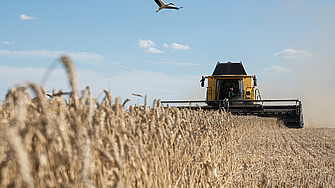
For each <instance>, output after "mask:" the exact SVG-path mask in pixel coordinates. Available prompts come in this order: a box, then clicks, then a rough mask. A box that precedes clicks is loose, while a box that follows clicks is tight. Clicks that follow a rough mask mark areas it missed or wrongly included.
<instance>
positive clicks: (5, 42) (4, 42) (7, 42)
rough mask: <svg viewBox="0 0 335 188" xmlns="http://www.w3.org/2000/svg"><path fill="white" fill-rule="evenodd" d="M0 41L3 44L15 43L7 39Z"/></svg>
mask: <svg viewBox="0 0 335 188" xmlns="http://www.w3.org/2000/svg"><path fill="white" fill-rule="evenodd" d="M1 43H3V44H15V42H14V41H12V42H9V41H2V42H1Z"/></svg>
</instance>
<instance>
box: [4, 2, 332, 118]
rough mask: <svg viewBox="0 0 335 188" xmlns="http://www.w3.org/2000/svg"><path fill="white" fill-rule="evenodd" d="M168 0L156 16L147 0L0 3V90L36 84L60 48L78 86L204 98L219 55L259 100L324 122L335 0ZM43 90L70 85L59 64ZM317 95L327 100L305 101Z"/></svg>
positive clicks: (124, 94)
mask: <svg viewBox="0 0 335 188" xmlns="http://www.w3.org/2000/svg"><path fill="white" fill-rule="evenodd" d="M165 2H166V3H169V2H168V1H165ZM173 3H174V4H175V5H177V6H183V7H184V8H182V9H180V10H178V11H175V10H162V11H160V12H158V13H156V12H155V11H156V10H157V5H156V4H155V2H154V1H153V0H146V1H143V0H142V1H110V0H109V1H104V0H101V1H86V0H81V1H77V0H73V1H63V0H59V1H41V0H40V1H34V0H32V1H23V0H17V1H0V9H1V11H0V78H1V83H0V94H1V95H0V96H1V97H2V98H4V96H5V94H6V92H7V90H8V89H9V88H10V87H12V86H15V85H16V84H23V83H24V81H23V80H30V81H33V82H36V83H39V82H40V79H41V78H42V75H43V73H44V72H45V70H46V68H47V67H48V66H49V65H50V63H51V62H53V61H54V60H55V59H57V58H58V57H59V56H60V55H62V54H67V55H69V56H70V57H71V58H72V59H73V61H74V62H75V66H76V69H77V71H78V76H79V80H80V88H81V89H84V88H85V87H86V86H87V85H89V86H90V87H91V88H92V89H93V93H95V94H96V95H97V94H98V92H99V90H100V89H109V90H110V91H111V93H112V95H113V97H116V96H120V97H121V98H122V100H124V99H126V98H131V99H132V102H133V103H142V100H141V99H138V97H133V96H132V95H131V93H141V94H147V95H148V98H149V103H151V101H152V100H153V99H155V98H160V99H204V97H205V89H204V88H200V86H199V80H200V78H201V76H202V75H210V74H211V73H212V71H213V68H214V66H215V64H216V62H218V61H220V62H227V61H233V62H239V61H242V62H243V64H244V66H245V68H246V70H247V72H248V74H251V75H257V77H258V82H259V88H260V90H261V93H262V95H263V98H300V99H302V100H303V104H304V107H305V108H304V110H305V111H306V113H307V114H315V113H316V114H318V118H319V119H324V116H325V115H324V114H325V113H320V112H321V111H323V109H324V108H326V107H327V108H329V109H330V110H328V111H331V112H332V114H333V112H334V111H335V110H334V107H333V106H332V105H333V104H334V105H335V100H334V99H333V98H334V97H332V95H333V93H334V92H335V90H334V89H333V87H331V85H332V84H333V81H334V79H335V77H334V74H335V66H334V63H335V62H334V60H335V55H334V52H335V35H334V33H335V2H334V1H331V0H321V1H314V0H294V1H292V0H291V1H289V0H280V1H279V0H277V1H275V0H274V1H265V0H254V1H247V0H241V1H226V0H214V1H198V0H193V1H187V0H175V1H173ZM44 87H45V88H46V89H47V90H48V91H51V90H52V88H57V89H62V90H63V91H66V90H69V85H68V82H67V77H66V75H65V71H64V69H63V67H62V66H61V65H58V66H57V68H56V70H54V71H53V72H52V74H51V75H50V77H49V79H48V80H47V82H46V84H45V85H44ZM311 88H315V89H311ZM320 93H321V95H322V99H325V100H323V101H322V102H318V103H316V102H315V103H313V102H311V101H313V100H311V99H310V98H311V97H314V96H317V95H318V94H320ZM326 99H327V100H326ZM328 116H331V115H330V114H329V115H327V117H328Z"/></svg>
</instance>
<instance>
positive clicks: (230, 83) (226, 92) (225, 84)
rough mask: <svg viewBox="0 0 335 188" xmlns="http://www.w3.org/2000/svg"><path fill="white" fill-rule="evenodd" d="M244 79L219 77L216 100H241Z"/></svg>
mask: <svg viewBox="0 0 335 188" xmlns="http://www.w3.org/2000/svg"><path fill="white" fill-rule="evenodd" d="M241 82H242V80H239V79H218V80H217V82H216V94H217V95H216V100H224V99H229V100H241V98H242V95H241V93H242V92H241V86H242V83H241Z"/></svg>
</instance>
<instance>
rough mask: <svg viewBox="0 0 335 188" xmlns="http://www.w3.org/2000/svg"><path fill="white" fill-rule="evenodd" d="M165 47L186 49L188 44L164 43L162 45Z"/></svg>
mask: <svg viewBox="0 0 335 188" xmlns="http://www.w3.org/2000/svg"><path fill="white" fill-rule="evenodd" d="M163 46H164V47H165V48H172V49H175V50H188V49H190V47H189V46H188V45H183V44H177V43H172V44H171V45H168V44H165V43H164V45H163Z"/></svg>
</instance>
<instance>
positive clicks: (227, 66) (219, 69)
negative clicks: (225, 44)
mask: <svg viewBox="0 0 335 188" xmlns="http://www.w3.org/2000/svg"><path fill="white" fill-rule="evenodd" d="M215 75H247V72H246V71H245V69H244V66H243V64H242V62H240V63H232V62H230V61H228V63H220V62H218V63H217V64H216V67H215V69H214V71H213V74H212V76H215Z"/></svg>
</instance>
